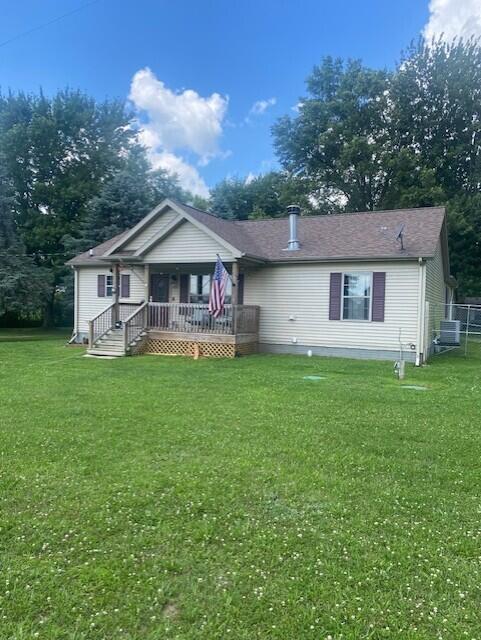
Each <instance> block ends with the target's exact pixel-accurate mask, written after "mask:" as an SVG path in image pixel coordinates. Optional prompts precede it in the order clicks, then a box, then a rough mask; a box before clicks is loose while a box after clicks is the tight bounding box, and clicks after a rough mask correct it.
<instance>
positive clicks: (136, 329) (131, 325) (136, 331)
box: [123, 302, 149, 351]
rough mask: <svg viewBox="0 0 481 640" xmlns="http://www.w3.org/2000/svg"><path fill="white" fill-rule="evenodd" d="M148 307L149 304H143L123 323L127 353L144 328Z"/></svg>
mask: <svg viewBox="0 0 481 640" xmlns="http://www.w3.org/2000/svg"><path fill="white" fill-rule="evenodd" d="M148 306H149V303H148V302H144V303H143V304H141V305H140V307H137V309H135V311H134V312H133V313H131V314H130V316H128V317H127V318H126V319H125V320H124V321H123V331H124V349H125V351H127V349H128V348H129V347H130V345H131V344H132V343H133V341H134V340H135V339H136V338H138V337H139V336H140V334H141V333H142V331H144V329H145V328H146V326H147V309H148Z"/></svg>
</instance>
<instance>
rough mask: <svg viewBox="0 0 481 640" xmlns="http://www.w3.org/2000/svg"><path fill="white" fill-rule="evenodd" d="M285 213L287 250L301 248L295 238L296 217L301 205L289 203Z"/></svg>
mask: <svg viewBox="0 0 481 640" xmlns="http://www.w3.org/2000/svg"><path fill="white" fill-rule="evenodd" d="M287 213H288V214H289V242H288V243H287V249H288V250H289V251H297V249H300V248H301V245H300V243H299V240H298V238H297V219H298V218H299V216H300V215H301V207H299V206H298V205H297V204H290V205H289V206H288V207H287Z"/></svg>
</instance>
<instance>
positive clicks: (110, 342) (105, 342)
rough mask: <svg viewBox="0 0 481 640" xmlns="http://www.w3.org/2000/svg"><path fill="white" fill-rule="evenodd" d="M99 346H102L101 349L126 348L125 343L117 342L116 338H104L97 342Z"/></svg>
mask: <svg viewBox="0 0 481 640" xmlns="http://www.w3.org/2000/svg"><path fill="white" fill-rule="evenodd" d="M97 346H99V347H100V346H101V347H107V346H108V347H119V348H120V349H123V348H124V341H123V340H116V339H114V338H110V337H107V338H102V339H101V340H99V341H98V342H97Z"/></svg>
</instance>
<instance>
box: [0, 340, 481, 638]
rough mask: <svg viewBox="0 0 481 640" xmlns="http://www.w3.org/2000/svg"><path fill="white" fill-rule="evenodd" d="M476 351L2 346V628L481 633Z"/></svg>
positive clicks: (2, 631) (227, 633) (11, 633)
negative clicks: (401, 363) (399, 360)
mask: <svg viewBox="0 0 481 640" xmlns="http://www.w3.org/2000/svg"><path fill="white" fill-rule="evenodd" d="M480 349H481V348H480V347H477V348H476V349H473V355H472V356H471V357H470V358H469V359H464V358H461V357H456V356H455V355H447V356H442V357H440V358H438V359H437V360H435V361H434V362H433V364H431V365H430V366H428V367H426V368H424V369H418V370H415V369H414V368H412V367H409V368H408V369H407V379H406V381H405V383H406V384H414V385H421V386H425V387H427V390H426V391H416V390H410V389H402V388H401V386H400V383H399V382H398V381H396V380H395V379H394V377H393V374H392V363H379V362H367V361H366V362H363V361H350V360H340V359H321V358H311V359H309V358H307V357H290V356H252V357H247V358H242V359H238V360H217V361H216V360H210V361H209V360H200V361H198V362H194V361H193V360H190V359H183V358H160V357H156V356H144V357H137V358H123V359H118V360H106V361H98V360H94V359H90V358H84V357H82V354H83V350H82V349H75V348H66V347H65V346H64V342H63V341H61V340H59V339H58V338H57V339H52V340H44V341H16V342H2V343H1V344H0V474H1V475H0V478H1V492H0V501H1V502H0V510H1V515H0V518H1V519H0V545H1V553H0V562H1V571H0V638H2V639H3V638H5V639H7V638H8V639H9V640H10V639H12V640H27V639H28V640H30V639H32V638H37V637H38V638H44V639H49V640H50V639H53V638H55V639H59V640H60V639H62V640H73V639H76V640H77V639H80V638H82V639H88V640H91V639H92V640H97V639H105V640H117V639H119V640H121V639H125V638H129V639H135V640H153V639H154V638H155V639H159V640H160V639H164V638H165V639H171V638H172V639H173V638H178V639H182V640H183V639H190V640H194V639H195V640H197V639H206V640H213V639H219V640H220V639H222V640H224V639H226V638H233V639H235V640H244V639H245V640H253V639H262V640H264V639H266V638H268V639H271V638H272V639H285V640H298V639H302V640H303V639H313V640H314V639H315V640H319V639H320V640H325V639H326V638H333V639H335V640H338V639H341V638H343V639H344V640H345V639H352V640H359V639H362V638H376V639H378V638H393V639H394V638H395V639H399V638H400V639H402V640H405V639H411V638H416V639H425V638H430V639H431V638H432V639H436V640H437V639H438V638H443V639H446V640H458V639H462V638H468V639H469V640H472V639H473V638H477V639H479V638H481V631H480V630H481V614H480V611H481V571H480V568H481V545H480V542H481V524H480V522H481V466H480V453H481V355H480ZM476 351H477V353H476ZM309 375H310V376H316V375H317V376H321V377H322V378H323V379H321V380H305V379H304V376H309Z"/></svg>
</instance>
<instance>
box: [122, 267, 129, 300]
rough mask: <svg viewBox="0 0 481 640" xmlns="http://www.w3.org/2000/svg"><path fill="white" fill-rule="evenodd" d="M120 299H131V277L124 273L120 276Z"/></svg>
mask: <svg viewBox="0 0 481 640" xmlns="http://www.w3.org/2000/svg"><path fill="white" fill-rule="evenodd" d="M120 297H121V298H130V275H129V274H128V273H122V274H121V276H120Z"/></svg>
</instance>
